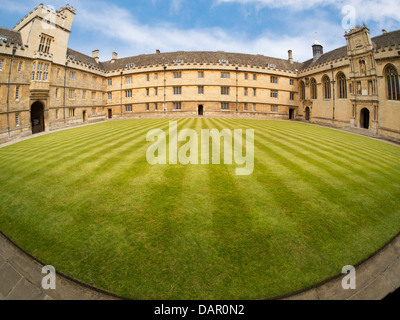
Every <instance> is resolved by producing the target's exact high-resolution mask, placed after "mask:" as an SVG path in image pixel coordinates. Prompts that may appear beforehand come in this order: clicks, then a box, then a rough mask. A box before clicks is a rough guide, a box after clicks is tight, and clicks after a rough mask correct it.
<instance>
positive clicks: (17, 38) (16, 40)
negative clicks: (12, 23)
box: [0, 28, 23, 46]
mask: <svg viewBox="0 0 400 320" xmlns="http://www.w3.org/2000/svg"><path fill="white" fill-rule="evenodd" d="M0 37H4V38H7V42H6V43H9V44H16V45H19V46H22V44H23V43H22V38H21V34H20V33H19V32H18V31H14V30H9V29H4V28H0Z"/></svg>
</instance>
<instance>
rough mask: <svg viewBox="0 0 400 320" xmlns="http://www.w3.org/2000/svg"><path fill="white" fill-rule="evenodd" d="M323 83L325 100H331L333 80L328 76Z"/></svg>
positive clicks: (323, 79)
mask: <svg viewBox="0 0 400 320" xmlns="http://www.w3.org/2000/svg"><path fill="white" fill-rule="evenodd" d="M322 83H323V85H324V99H331V97H332V95H331V79H329V77H328V76H324V77H323V78H322Z"/></svg>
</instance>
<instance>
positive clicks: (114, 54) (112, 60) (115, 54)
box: [111, 52, 118, 63]
mask: <svg viewBox="0 0 400 320" xmlns="http://www.w3.org/2000/svg"><path fill="white" fill-rule="evenodd" d="M117 58H118V53H116V52H113V53H112V59H111V63H114V62H115V60H117Z"/></svg>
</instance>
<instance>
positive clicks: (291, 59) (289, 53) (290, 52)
mask: <svg viewBox="0 0 400 320" xmlns="http://www.w3.org/2000/svg"><path fill="white" fill-rule="evenodd" d="M288 56H289V62H290V63H291V64H293V51H292V50H289V51H288Z"/></svg>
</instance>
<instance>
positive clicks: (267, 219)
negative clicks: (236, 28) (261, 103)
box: [0, 119, 400, 299]
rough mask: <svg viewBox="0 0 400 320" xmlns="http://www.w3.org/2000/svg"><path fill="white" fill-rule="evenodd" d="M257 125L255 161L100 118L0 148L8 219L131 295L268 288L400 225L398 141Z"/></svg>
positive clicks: (8, 226)
mask: <svg viewBox="0 0 400 320" xmlns="http://www.w3.org/2000/svg"><path fill="white" fill-rule="evenodd" d="M178 126H179V129H182V128H193V129H196V130H198V131H199V132H200V129H205V128H217V129H219V130H221V129H223V128H229V129H232V130H233V129H247V128H249V129H254V130H255V168H254V173H253V174H252V175H249V176H236V175H235V168H236V166H232V165H186V166H185V165H164V166H161V165H156V166H150V165H149V164H148V163H147V161H146V150H147V148H148V147H149V146H150V145H151V143H150V142H146V133H147V132H148V131H149V130H150V129H154V128H161V129H163V130H166V131H167V130H168V120H165V119H154V120H126V121H113V122H105V123H101V124H97V125H92V126H86V127H81V128H76V129H71V130H66V131H61V132H57V133H52V134H49V135H45V136H40V137H36V138H33V139H30V140H26V141H24V142H20V143H17V144H15V145H11V146H8V147H4V148H1V149H0V172H1V175H0V230H1V231H3V232H4V233H5V234H6V235H8V236H9V237H10V238H11V239H12V240H13V241H15V242H16V243H17V244H18V245H20V246H21V247H22V248H24V249H26V250H27V251H28V252H30V253H31V254H33V255H34V256H36V257H37V258H38V259H40V260H41V261H43V262H44V263H46V264H51V265H53V266H55V268H56V270H58V271H60V272H63V273H66V274H68V275H70V276H72V277H75V278H77V279H79V280H81V281H84V282H86V283H89V284H91V285H94V286H97V287H99V288H102V289H105V290H109V291H112V292H114V293H116V294H119V295H122V296H126V297H130V298H135V299H263V298H270V297H275V296H278V295H283V294H288V293H291V292H294V291H296V290H300V289H303V288H306V287H309V286H311V285H314V284H316V283H319V282H321V281H323V280H325V279H327V278H329V277H332V276H334V275H336V274H339V273H340V272H341V269H342V267H343V266H345V265H349V264H350V265H354V264H357V263H359V262H360V261H362V260H364V259H365V258H367V257H368V256H369V255H370V254H372V253H373V252H375V251H376V250H378V249H379V248H380V247H382V246H383V245H384V244H385V243H387V242H388V241H389V240H390V239H391V238H392V237H394V236H395V235H396V234H397V233H398V232H399V231H400V200H399V199H400V166H399V164H400V161H399V160H400V148H398V147H396V146H393V145H389V144H386V143H383V142H379V141H375V140H371V139H368V138H365V137H360V136H356V135H351V134H348V133H344V132H340V131H336V130H331V129H327V128H321V127H316V126H311V125H306V124H301V123H293V122H282V121H264V120H234V119H223V120H222V119H180V120H178Z"/></svg>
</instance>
